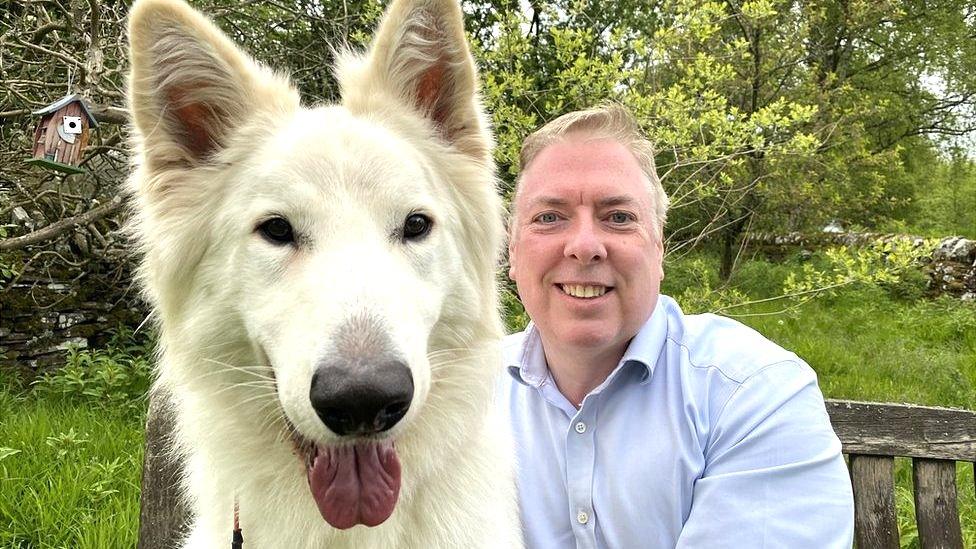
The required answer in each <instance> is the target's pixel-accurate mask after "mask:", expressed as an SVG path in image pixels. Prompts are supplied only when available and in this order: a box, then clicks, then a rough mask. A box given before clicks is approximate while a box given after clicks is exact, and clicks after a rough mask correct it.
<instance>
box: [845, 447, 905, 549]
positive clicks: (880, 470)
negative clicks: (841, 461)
mask: <svg viewBox="0 0 976 549" xmlns="http://www.w3.org/2000/svg"><path fill="white" fill-rule="evenodd" d="M894 464H895V459H894V458H892V457H881V456H865V455H857V454H854V455H851V456H850V464H849V467H850V470H851V484H852V485H853V487H854V539H855V540H856V541H857V546H858V547H871V548H877V549H898V547H899V543H898V521H897V518H896V516H895V473H894Z"/></svg>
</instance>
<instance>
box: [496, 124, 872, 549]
mask: <svg viewBox="0 0 976 549" xmlns="http://www.w3.org/2000/svg"><path fill="white" fill-rule="evenodd" d="M667 205H668V199H667V197H666V195H665V193H664V190H663V189H662V187H661V184H660V182H659V180H658V178H657V175H656V173H655V169H654V161H653V154H652V149H651V146H650V143H649V142H648V141H647V140H646V139H644V138H643V137H642V136H641V135H640V133H639V129H638V127H637V124H636V123H635V121H634V119H633V117H632V116H631V115H630V114H629V113H628V112H627V111H626V110H624V109H623V108H622V107H619V106H608V107H602V108H597V109H591V110H587V111H581V112H574V113H570V114H567V115H564V116H562V117H560V118H558V119H556V120H554V121H553V122H551V123H549V124H547V125H546V126H545V127H543V128H542V129H540V130H538V131H537V132H536V133H534V134H532V135H531V136H529V138H528V139H527V140H526V141H525V143H524V145H523V147H522V173H521V175H520V177H519V180H518V183H517V188H516V194H515V198H514V199H513V208H514V210H513V214H512V222H511V228H510V233H511V234H510V243H509V260H510V265H511V267H510V271H509V276H510V277H511V278H512V280H514V281H515V283H516V285H517V287H518V292H519V296H520V297H521V299H522V303H523V304H524V305H525V309H526V312H527V313H528V315H529V317H530V318H531V319H532V323H531V324H530V325H529V326H528V327H527V328H526V330H525V331H524V332H522V333H518V334H514V335H511V336H509V337H508V338H507V340H506V343H505V360H506V365H507V367H508V370H509V373H510V374H511V378H507V379H504V380H503V381H502V384H503V387H502V390H501V392H500V401H501V405H502V406H503V407H506V408H507V409H508V413H510V414H511V418H512V427H513V430H514V435H515V442H516V449H517V457H518V467H519V470H518V483H519V495H520V498H521V507H522V520H523V529H524V532H525V537H526V542H527V546H528V547H532V548H570V547H578V548H598V547H599V548H604V547H606V548H622V549H629V548H636V547H709V548H711V547H734V548H737V549H739V548H753V547H770V548H771V547H786V548H817V549H822V548H832V547H851V544H852V539H853V515H854V511H853V498H852V494H851V486H850V482H849V480H848V475H847V469H846V467H845V465H844V460H843V458H842V456H841V448H840V442H839V441H838V440H837V437H836V436H835V435H834V433H833V430H832V429H831V427H830V423H829V420H828V417H827V413H826V410H825V408H824V402H823V396H822V395H821V393H820V390H819V388H818V387H817V380H816V375H815V374H814V372H813V370H811V369H810V367H809V366H807V365H806V364H805V363H804V362H803V361H802V360H801V359H800V358H798V357H797V356H796V355H795V354H793V353H791V352H788V351H786V350H784V349H782V348H780V347H778V346H777V345H775V344H774V343H772V342H770V341H768V340H766V339H765V338H763V337H762V336H761V335H759V334H758V333H757V332H755V331H753V330H751V329H750V328H747V327H745V326H743V325H741V324H739V323H737V322H735V321H732V320H729V319H726V318H722V317H718V316H714V315H694V316H686V315H684V314H683V313H682V312H681V310H680V309H679V307H678V305H677V304H676V303H675V302H674V300H672V299H671V298H669V297H667V296H662V295H660V294H659V291H660V284H661V280H662V279H663V278H664V271H663V268H662V258H663V253H664V245H663V242H662V230H663V227H664V221H665V216H666V213H667Z"/></svg>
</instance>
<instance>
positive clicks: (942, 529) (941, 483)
mask: <svg viewBox="0 0 976 549" xmlns="http://www.w3.org/2000/svg"><path fill="white" fill-rule="evenodd" d="M912 462H913V471H912V477H913V478H914V480H915V521H916V522H917V523H918V539H919V543H920V544H921V546H922V548H923V549H929V548H932V549H936V548H938V549H957V548H958V549H962V528H960V524H959V513H958V511H957V510H956V464H955V462H953V461H949V460H939V459H921V458H916V459H914V460H912Z"/></svg>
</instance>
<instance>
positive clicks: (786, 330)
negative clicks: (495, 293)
mask: <svg viewBox="0 0 976 549" xmlns="http://www.w3.org/2000/svg"><path fill="white" fill-rule="evenodd" d="M193 3H194V5H195V6H197V7H199V8H201V9H203V10H204V11H206V12H208V13H209V14H211V15H212V16H213V17H214V19H215V20H216V22H217V23H218V24H219V25H220V26H221V27H222V28H223V29H224V30H225V31H226V32H228V33H229V34H230V35H231V36H232V38H233V39H234V40H235V41H237V42H238V43H240V44H241V45H242V46H243V47H244V48H245V49H247V50H248V51H250V52H251V53H252V54H253V55H254V56H255V57H256V58H257V59H259V60H261V61H263V62H264V63H266V64H268V65H270V66H272V67H275V68H276V69H277V70H280V71H282V72H287V73H288V74H289V75H290V76H291V77H292V78H293V79H294V81H295V82H296V84H297V85H298V87H299V88H300V89H301V91H302V94H303V97H304V99H305V101H306V102H307V103H310V104H315V103H326V102H331V101H335V100H336V99H337V97H336V96H337V88H336V85H335V81H334V79H333V77H332V74H331V72H330V68H329V67H330V64H331V62H332V59H333V52H334V51H335V49H336V48H340V47H344V46H345V45H348V46H349V47H354V48H357V47H362V46H363V45H364V44H365V42H366V40H367V39H368V36H369V33H370V29H371V28H372V26H373V25H374V24H375V22H376V20H377V18H378V17H379V15H380V13H381V12H382V8H383V6H384V5H385V2H380V1H377V0H343V1H341V2H339V1H323V0H272V1H267V2H238V1H236V0H200V1H195V2H193ZM130 4H131V2H129V1H128V0H0V143H2V145H0V313H3V309H4V308H9V306H10V303H12V301H13V300H14V298H15V297H20V296H19V295H18V296H15V295H14V293H15V292H16V293H22V292H23V289H22V287H21V286H18V283H20V282H22V281H23V280H26V279H27V273H34V274H33V280H37V281H38V282H37V284H47V283H49V282H50V281H53V280H69V281H73V283H75V284H80V285H81V284H83V285H96V284H100V285H104V286H117V287H120V288H122V289H123V290H125V289H126V288H127V286H128V285H129V284H130V282H129V277H128V272H129V267H130V263H131V260H132V258H131V257H130V256H129V254H128V252H127V251H126V248H125V242H124V238H123V237H122V236H121V233H120V230H119V229H120V226H121V223H122V220H123V218H124V213H123V209H122V208H121V207H120V206H118V205H114V206H113V204H117V203H115V202H113V199H114V198H116V197H117V196H119V188H120V183H121V181H122V180H123V178H124V177H125V173H126V172H127V169H128V153H127V149H126V129H125V123H126V115H125V112H124V103H125V92H124V84H125V82H124V80H125V73H126V59H125V40H124V38H123V37H124V18H125V14H126V12H127V11H128V8H129V5H130ZM462 5H463V7H464V10H465V13H466V14H467V28H468V32H469V35H470V38H471V43H472V46H473V51H474V53H475V56H476V57H477V59H478V62H479V64H480V66H481V69H482V73H481V75H482V83H483V97H484V100H485V102H486V104H487V106H488V109H489V111H490V112H491V114H492V117H493V122H494V128H495V133H496V139H497V148H496V159H497V161H498V165H499V179H500V183H501V186H502V190H503V191H504V192H506V193H507V194H510V192H511V189H512V183H513V180H514V177H515V174H516V173H517V172H518V168H519V166H518V161H517V158H518V148H519V144H520V142H521V140H522V139H523V138H524V136H525V135H527V134H528V133H529V132H530V131H531V130H533V129H534V128H535V127H537V126H538V125H540V124H541V123H543V122H545V121H547V120H549V119H551V118H553V117H555V116H558V115H559V114H562V113H564V112H567V111H570V110H573V109H577V108H583V107H587V106H590V105H592V104H594V103H597V102H599V101H604V100H614V101H618V102H621V103H624V104H626V105H628V106H629V107H630V108H631V109H633V111H634V112H635V113H636V114H637V115H638V118H639V120H640V122H641V124H642V125H643V127H644V129H645V131H646V132H647V133H648V135H649V136H650V137H651V138H652V140H653V141H654V142H655V144H656V147H657V150H658V155H657V163H658V170H659V174H660V175H661V177H662V180H663V182H664V185H665V187H666V189H667V190H668V193H669V194H670V196H671V197H672V199H673V203H674V206H673V209H672V212H671V215H670V219H669V228H668V230H667V233H668V235H669V236H668V249H669V256H668V260H667V261H668V278H667V279H666V281H665V284H666V291H667V292H668V293H670V294H672V295H675V296H677V297H678V298H679V302H681V303H682V305H683V306H684V307H685V308H686V309H687V310H689V311H698V310H717V311H722V312H723V313H724V314H730V315H735V316H738V317H739V318H740V319H742V320H744V321H746V322H748V323H750V324H751V325H753V326H755V327H756V328H758V329H760V330H761V331H762V332H763V333H765V334H767V335H768V336H769V337H771V338H772V339H773V340H775V341H777V342H778V343H780V344H782V345H784V346H786V347H788V348H791V349H794V350H796V351H797V352H798V353H799V354H800V355H801V356H804V357H805V358H806V359H807V360H808V361H809V362H810V363H811V365H813V366H814V368H815V369H816V370H817V372H818V375H819V376H820V380H821V386H822V387H823V389H824V392H825V394H827V396H829V397H839V398H856V399H864V400H898V401H912V402H919V403H925V404H942V405H954V406H964V407H969V408H976V400H974V399H976V340H974V339H973V338H974V334H976V331H974V330H973V327H974V326H976V317H974V314H976V313H974V309H973V307H972V304H966V303H958V302H953V301H950V300H947V299H940V300H934V301H929V300H925V299H923V295H922V293H923V292H922V290H921V283H920V281H919V279H918V276H917V275H912V274H911V272H910V271H908V270H906V269H904V266H905V265H908V264H910V260H911V259H912V256H911V254H912V252H898V253H895V254H894V255H892V254H891V253H889V252H888V251H885V252H884V257H886V258H889V259H890V260H889V259H885V260H878V258H877V256H876V255H875V256H871V257H867V256H865V255H864V254H862V253H859V252H851V253H845V252H840V251H838V252H834V253H833V255H830V254H826V253H825V254H822V255H821V254H817V255H815V256H814V257H812V258H811V257H800V256H795V257H794V256H791V257H787V258H785V259H783V260H780V261H777V262H775V263H772V262H766V261H760V260H754V259H752V256H753V252H754V249H755V248H754V244H753V243H752V241H751V240H750V238H749V235H750V234H753V233H757V232H767V233H786V232H790V231H804V232H815V231H819V230H820V229H821V228H822V227H823V226H824V225H826V224H827V223H829V222H831V221H833V220H838V221H839V222H840V223H841V224H843V225H844V226H845V227H846V228H848V229H851V230H867V231H878V232H888V231H891V232H898V233H906V234H916V235H920V236H925V237H941V236H948V235H953V234H957V235H961V236H965V237H968V238H974V239H976V164H974V161H973V152H974V149H973V140H972V137H973V135H974V131H976V5H974V4H973V3H972V2H971V1H970V0H833V1H831V0H806V1H798V0H747V1H738V0H728V1H708V0H668V1H665V0H620V1H617V2H598V1H596V0H463V1H462ZM68 91H71V92H80V93H82V94H83V95H85V96H86V97H87V98H88V99H89V101H90V102H91V103H92V106H93V110H94V112H95V113H96V115H97V116H98V118H99V120H100V122H101V126H100V128H99V130H98V131H97V132H95V134H94V136H93V140H92V142H91V144H90V146H89V148H88V150H87V153H86V156H85V160H84V165H85V167H86V168H87V169H88V173H87V174H86V175H83V176H71V177H67V178H66V177H63V176H60V175H57V174H53V173H50V172H44V171H39V170H37V169H34V168H29V167H27V166H26V165H25V164H23V160H24V159H26V157H27V155H28V151H29V150H30V141H31V136H32V133H33V129H34V125H35V123H36V118H35V117H33V116H31V115H30V112H31V111H33V110H36V109H39V108H41V107H43V106H45V105H47V104H49V103H51V102H53V101H54V100H56V99H58V98H60V97H61V96H63V95H64V94H65V93H66V92H68ZM92 212H95V214H97V215H95V216H94V217H91V218H88V217H85V216H86V215H88V214H91V213H92ZM79 218H84V219H85V221H84V222H83V223H79V224H75V223H71V222H68V223H61V224H59V223H58V222H64V221H71V220H76V219H79ZM872 257H873V259H872ZM892 264H897V265H899V266H901V267H902V268H901V269H896V270H893V269H892ZM37 273H40V274H41V275H42V276H37ZM825 286H834V287H835V289H834V290H832V291H830V292H820V291H814V290H816V289H817V288H823V287H825ZM790 292H793V293H797V294H800V295H798V296H797V297H796V298H793V299H785V300H782V299H781V300H775V301H762V300H765V299H768V298H770V297H775V296H778V295H781V294H783V293H790ZM812 295H817V296H818V299H816V300H813V301H809V302H805V300H806V299H807V298H809V297H810V296H812ZM504 299H505V304H506V310H507V311H508V319H507V320H508V323H509V326H510V327H512V328H515V327H518V326H520V325H523V324H524V322H525V320H526V319H525V317H524V314H523V313H522V312H521V310H520V307H519V305H518V301H517V299H516V298H515V296H514V294H512V293H507V294H505V296H504ZM749 301H759V303H755V304H752V305H742V303H743V302H749ZM804 302H805V304H804ZM55 305H56V304H54V303H38V307H54V306H55ZM0 317H2V314H0ZM2 328H3V326H0V334H2ZM130 328H133V327H130ZM120 333H121V335H119V336H118V337H116V338H114V339H112V340H111V341H110V342H109V344H108V345H107V347H106V348H104V349H98V350H80V349H75V350H72V351H70V352H69V353H68V354H67V357H66V362H67V365H66V366H65V367H64V368H62V369H61V371H60V372H59V373H58V374H50V375H48V376H42V377H41V378H40V381H39V383H37V384H36V385H33V386H30V387H28V386H25V385H24V382H23V381H22V380H21V379H19V378H16V377H13V376H10V375H9V373H6V372H3V371H2V370H0V374H2V375H0V418H2V421H0V474H2V477H0V546H14V547H24V546H27V547H63V546H78V547H106V546H127V545H131V544H132V540H133V536H134V532H135V529H134V524H135V521H136V520H137V511H138V503H137V500H138V475H139V464H140V463H141V453H140V452H141V441H140V439H141V436H142V435H141V424H142V414H143V413H144V406H145V402H144V400H142V398H141V395H143V394H144V390H145V384H146V383H147V382H148V378H147V366H146V357H147V356H149V354H150V349H149V348H148V347H147V345H148V344H147V343H146V342H145V341H144V340H139V339H133V338H132V337H131V336H130V335H128V332H127V331H126V330H125V329H123V330H122V331H121V332H120ZM0 337H2V335H0ZM824 341H830V342H832V343H833V344H832V345H829V346H825V345H823V342H824ZM865 365H870V367H866V366H865ZM910 483H911V480H910V468H908V467H907V465H906V464H902V465H901V466H900V467H899V470H898V497H899V513H900V514H899V524H900V530H901V539H902V543H903V545H904V546H906V547H913V546H917V535H916V534H915V533H914V531H913V528H914V526H913V521H912V520H911V512H912V507H911V505H912V504H911V498H910V494H911V484H910ZM959 485H960V486H961V487H968V491H966V490H964V491H962V492H961V493H962V494H963V495H962V497H963V504H962V505H963V508H964V514H963V516H964V521H965V522H964V529H965V532H966V533H965V535H966V540H967V544H968V545H973V546H976V522H974V521H976V510H974V505H976V503H974V502H973V495H972V490H971V488H972V486H973V481H972V468H971V467H970V468H968V469H966V470H961V471H960V476H959Z"/></svg>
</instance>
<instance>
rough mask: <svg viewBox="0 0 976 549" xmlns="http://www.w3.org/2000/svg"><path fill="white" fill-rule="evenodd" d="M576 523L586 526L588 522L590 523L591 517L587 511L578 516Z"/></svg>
mask: <svg viewBox="0 0 976 549" xmlns="http://www.w3.org/2000/svg"><path fill="white" fill-rule="evenodd" d="M576 522H578V523H580V524H586V523H587V522H590V515H587V514H586V511H580V512H579V513H577V514H576Z"/></svg>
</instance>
